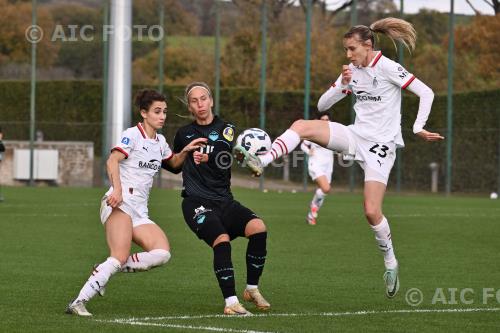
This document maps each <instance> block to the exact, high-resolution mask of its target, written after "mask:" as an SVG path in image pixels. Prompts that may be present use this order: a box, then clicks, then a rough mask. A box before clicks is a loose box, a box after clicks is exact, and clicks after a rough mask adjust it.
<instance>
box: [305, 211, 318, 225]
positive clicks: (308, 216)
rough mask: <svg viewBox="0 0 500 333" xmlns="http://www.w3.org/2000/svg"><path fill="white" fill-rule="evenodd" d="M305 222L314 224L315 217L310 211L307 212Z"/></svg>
mask: <svg viewBox="0 0 500 333" xmlns="http://www.w3.org/2000/svg"><path fill="white" fill-rule="evenodd" d="M306 222H307V224H309V225H316V218H315V217H314V216H313V214H312V213H311V212H309V213H307V217H306Z"/></svg>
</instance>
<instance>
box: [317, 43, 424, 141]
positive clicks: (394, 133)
mask: <svg viewBox="0 0 500 333" xmlns="http://www.w3.org/2000/svg"><path fill="white" fill-rule="evenodd" d="M349 69H350V70H351V71H352V78H351V82H350V83H349V85H348V86H347V87H342V86H341V84H342V83H341V81H342V75H340V76H339V77H338V78H337V80H336V81H335V83H334V84H333V85H332V87H331V88H330V89H329V91H327V92H326V93H325V94H324V97H325V98H326V99H324V100H323V101H321V99H320V103H318V108H319V109H320V111H321V110H322V109H324V108H325V107H326V108H329V107H331V105H333V104H334V103H335V102H337V101H338V100H339V99H341V98H342V97H345V95H348V94H350V93H353V94H354V95H355V97H356V103H355V104H354V111H355V112H356V120H355V121H354V124H353V125H350V126H349V128H350V129H351V130H352V131H353V132H354V133H356V134H357V135H359V136H360V137H362V138H364V139H366V140H368V141H373V142H395V143H396V145H397V146H398V147H403V146H404V142H403V137H402V135H401V89H405V88H406V87H408V85H409V84H410V83H411V82H412V81H413V80H414V79H415V76H414V75H413V74H411V73H409V72H408V71H407V70H406V69H405V68H404V67H403V66H401V65H400V64H398V63H397V62H394V61H392V60H391V59H389V58H386V57H385V56H383V55H382V52H380V51H378V52H377V54H376V55H375V57H374V58H373V60H372V61H371V62H370V64H369V65H368V66H366V67H362V66H360V67H356V66H354V65H353V64H349ZM343 88H345V89H343ZM339 89H341V91H342V93H343V94H344V96H342V97H340V98H339V94H338V93H339V92H340V91H339ZM328 94H329V95H330V96H329V95H328ZM322 98H323V96H322ZM329 100H330V101H331V102H330V101H329ZM320 104H323V105H321V107H320Z"/></svg>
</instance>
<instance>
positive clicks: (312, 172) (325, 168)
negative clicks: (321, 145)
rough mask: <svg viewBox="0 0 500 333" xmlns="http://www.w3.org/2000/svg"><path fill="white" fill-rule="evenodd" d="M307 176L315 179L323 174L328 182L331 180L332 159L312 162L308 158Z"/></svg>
mask: <svg viewBox="0 0 500 333" xmlns="http://www.w3.org/2000/svg"><path fill="white" fill-rule="evenodd" d="M308 170H309V176H310V177H311V179H312V180H316V179H317V178H319V177H321V176H325V177H326V179H327V180H328V183H331V182H332V172H333V161H332V163H321V164H319V163H314V162H311V160H309V164H308Z"/></svg>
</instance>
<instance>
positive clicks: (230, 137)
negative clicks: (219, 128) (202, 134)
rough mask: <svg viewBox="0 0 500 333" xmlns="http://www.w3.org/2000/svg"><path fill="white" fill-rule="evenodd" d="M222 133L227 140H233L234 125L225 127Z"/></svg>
mask: <svg viewBox="0 0 500 333" xmlns="http://www.w3.org/2000/svg"><path fill="white" fill-rule="evenodd" d="M222 135H223V136H224V138H225V139H226V140H227V141H233V138H234V130H233V128H232V127H226V128H224V131H223V132H222Z"/></svg>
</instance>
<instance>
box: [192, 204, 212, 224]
mask: <svg viewBox="0 0 500 333" xmlns="http://www.w3.org/2000/svg"><path fill="white" fill-rule="evenodd" d="M211 211H212V210H211V209H206V208H205V207H203V206H200V207H198V208H195V209H194V216H193V220H198V219H199V218H202V222H201V223H203V221H204V220H205V215H204V214H205V213H207V212H211ZM198 223H199V224H201V223H200V222H198Z"/></svg>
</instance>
